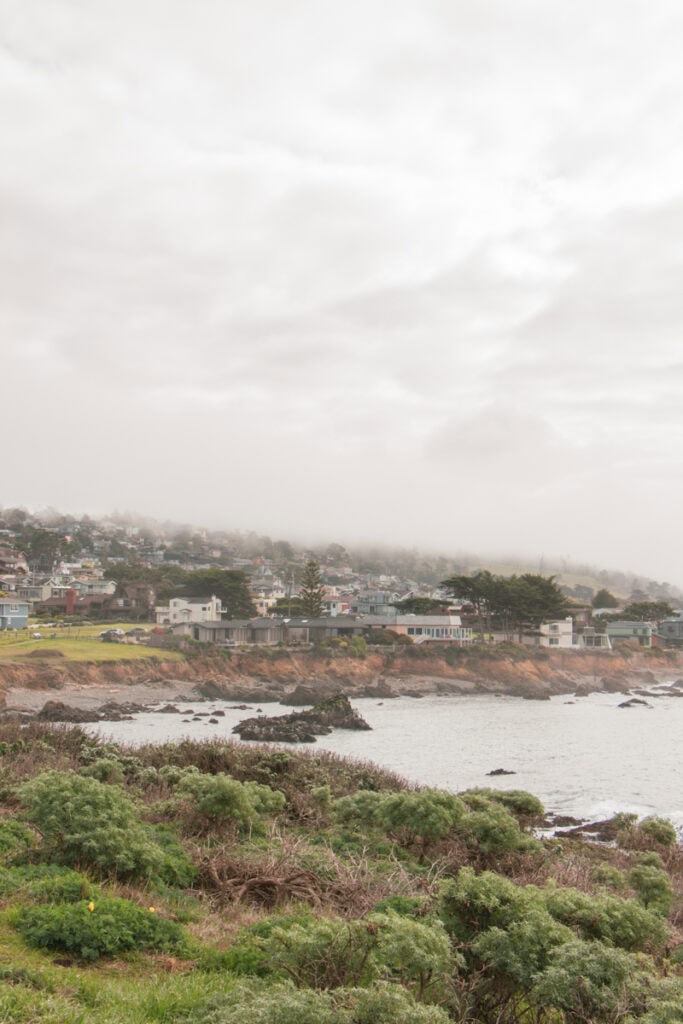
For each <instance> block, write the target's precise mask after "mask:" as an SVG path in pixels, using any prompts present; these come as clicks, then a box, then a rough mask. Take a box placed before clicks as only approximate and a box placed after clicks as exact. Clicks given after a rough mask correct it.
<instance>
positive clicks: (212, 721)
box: [209, 718, 218, 725]
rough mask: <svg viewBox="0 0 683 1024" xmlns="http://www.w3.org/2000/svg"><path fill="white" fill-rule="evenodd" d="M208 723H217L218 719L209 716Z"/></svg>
mask: <svg viewBox="0 0 683 1024" xmlns="http://www.w3.org/2000/svg"><path fill="white" fill-rule="evenodd" d="M209 723H210V724H211V725H218V719H217V718H210V719H209Z"/></svg>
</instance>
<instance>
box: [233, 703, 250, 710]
mask: <svg viewBox="0 0 683 1024" xmlns="http://www.w3.org/2000/svg"><path fill="white" fill-rule="evenodd" d="M230 710H231V711H251V707H250V706H249V705H248V704H231V705H230Z"/></svg>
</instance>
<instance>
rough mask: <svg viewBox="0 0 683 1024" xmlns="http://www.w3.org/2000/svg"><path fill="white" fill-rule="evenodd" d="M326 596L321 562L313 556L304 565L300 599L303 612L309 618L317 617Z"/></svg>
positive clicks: (320, 612)
mask: <svg viewBox="0 0 683 1024" xmlns="http://www.w3.org/2000/svg"><path fill="white" fill-rule="evenodd" d="M324 597H325V587H324V586H323V577H322V573H321V571H320V562H318V561H316V559H315V558H311V559H309V560H308V562H306V565H305V566H304V569H303V572H302V574H301V583H300V586H299V600H300V602H301V607H302V609H303V614H304V615H305V616H306V617H307V618H309V619H315V618H317V617H318V616H319V615H321V614H322V610H323V598H324Z"/></svg>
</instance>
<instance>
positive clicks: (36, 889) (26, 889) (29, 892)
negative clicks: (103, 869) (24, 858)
mask: <svg viewBox="0 0 683 1024" xmlns="http://www.w3.org/2000/svg"><path fill="white" fill-rule="evenodd" d="M94 892H95V889H94V888H93V886H92V885H91V883H90V882H89V881H88V879H87V878H86V877H85V876H84V875H81V874H79V873H78V872H77V871H72V870H71V869H70V868H61V867H58V866H57V865H55V864H34V865H31V866H26V867H14V868H0V897H8V896H14V895H16V894H17V893H18V894H20V895H21V897H22V899H24V900H32V901H34V902H37V903H47V902H49V903H75V902H77V901H78V900H83V899H90V898H91V897H92V895H93V893H94Z"/></svg>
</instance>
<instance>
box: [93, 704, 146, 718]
mask: <svg viewBox="0 0 683 1024" xmlns="http://www.w3.org/2000/svg"><path fill="white" fill-rule="evenodd" d="M148 710H149V709H148V707H147V705H146V704H136V703H134V702H133V701H124V703H123V704H117V702H116V701H115V700H108V701H106V703H104V704H100V706H99V708H98V709H97V713H98V715H99V717H100V721H103V722H128V721H130V719H131V716H132V715H137V714H139V713H140V712H141V711H148Z"/></svg>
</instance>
